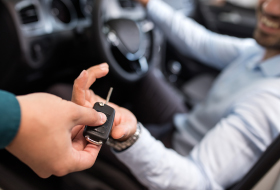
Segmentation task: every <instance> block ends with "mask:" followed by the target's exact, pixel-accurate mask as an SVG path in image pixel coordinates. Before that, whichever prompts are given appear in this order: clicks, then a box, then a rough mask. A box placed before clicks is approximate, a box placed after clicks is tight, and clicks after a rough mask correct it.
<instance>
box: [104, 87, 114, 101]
mask: <svg viewBox="0 0 280 190" xmlns="http://www.w3.org/2000/svg"><path fill="white" fill-rule="evenodd" d="M112 92H113V88H112V87H111V88H110V90H109V92H108V95H107V98H106V103H105V104H106V105H107V104H108V102H109V100H110V97H111V94H112Z"/></svg>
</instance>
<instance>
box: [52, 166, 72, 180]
mask: <svg viewBox="0 0 280 190" xmlns="http://www.w3.org/2000/svg"><path fill="white" fill-rule="evenodd" d="M68 173H69V171H68V169H67V167H65V166H64V165H62V164H61V165H57V166H55V167H54V168H53V174H54V175H55V176H58V177H61V176H64V175H66V174H68Z"/></svg>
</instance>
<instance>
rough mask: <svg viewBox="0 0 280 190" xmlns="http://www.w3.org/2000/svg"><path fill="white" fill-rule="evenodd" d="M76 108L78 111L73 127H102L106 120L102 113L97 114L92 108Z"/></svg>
mask: <svg viewBox="0 0 280 190" xmlns="http://www.w3.org/2000/svg"><path fill="white" fill-rule="evenodd" d="M76 106H77V107H78V109H77V115H76V118H75V120H74V121H75V122H74V123H75V125H88V126H99V125H103V124H104V123H105V122H106V120H107V117H106V115H105V114H104V113H101V112H97V111H96V110H94V109H92V108H87V107H82V106H79V105H76Z"/></svg>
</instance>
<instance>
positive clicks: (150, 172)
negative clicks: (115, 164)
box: [116, 128, 209, 190]
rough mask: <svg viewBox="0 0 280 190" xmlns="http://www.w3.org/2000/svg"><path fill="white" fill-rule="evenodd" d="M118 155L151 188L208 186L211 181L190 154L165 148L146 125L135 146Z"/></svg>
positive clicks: (197, 187) (204, 187)
mask: <svg viewBox="0 0 280 190" xmlns="http://www.w3.org/2000/svg"><path fill="white" fill-rule="evenodd" d="M116 156H117V157H118V158H119V159H120V160H121V161H122V162H123V163H125V164H126V165H127V166H128V167H129V168H130V170H131V171H132V172H133V174H134V175H135V176H136V177H137V178H138V180H139V181H140V182H141V183H143V184H144V185H146V186H147V187H148V188H149V189H168V190H172V189H174V190H175V189H176V190H179V189H207V186H208V185H209V183H208V182H207V179H205V177H204V176H203V174H202V173H201V171H200V169H199V168H198V167H197V166H196V164H195V163H194V162H193V161H192V160H191V159H190V158H186V157H182V156H180V155H179V154H177V153H176V152H175V151H173V150H171V149H166V148H165V147H164V146H163V144H162V143H161V142H160V141H157V140H155V139H154V138H153V137H152V136H151V135H150V134H149V132H148V131H147V130H146V129H145V128H142V132H141V136H140V138H139V139H138V140H137V141H136V143H135V144H134V145H133V146H131V147H130V148H129V149H127V150H126V151H124V152H121V153H116Z"/></svg>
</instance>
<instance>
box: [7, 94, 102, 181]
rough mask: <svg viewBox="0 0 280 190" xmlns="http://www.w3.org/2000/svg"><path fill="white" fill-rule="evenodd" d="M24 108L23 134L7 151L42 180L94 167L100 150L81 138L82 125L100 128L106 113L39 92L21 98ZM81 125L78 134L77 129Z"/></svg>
mask: <svg viewBox="0 0 280 190" xmlns="http://www.w3.org/2000/svg"><path fill="white" fill-rule="evenodd" d="M17 99H18V101H19V104H20V108H21V124H20V128H19V131H18V133H17V135H16V137H15V138H14V140H13V141H12V142H11V144H10V145H8V146H7V147H6V149H7V150H8V151H9V152H11V153H12V154H13V155H15V156H16V157H17V158H19V159H20V160H21V161H22V162H24V163H25V164H27V165H28V166H29V167H30V168H31V169H32V170H33V171H34V172H35V173H37V174H38V175H39V176H40V177H42V178H47V177H49V176H50V175H56V176H63V175H66V174H68V173H70V172H74V171H80V170H84V169H87V168H90V167H91V166H92V165H93V164H94V162H95V160H96V157H97V154H98V153H99V150H100V147H99V146H95V145H91V144H87V143H86V141H85V140H84V138H81V137H80V136H79V135H80V134H81V128H82V125H91V126H98V125H102V124H103V123H104V122H105V121H106V116H105V115H104V114H101V113H98V112H96V111H95V110H93V109H91V108H85V107H82V106H79V105H77V104H74V103H73V102H70V101H66V100H62V99H61V98H59V97H57V96H54V95H50V94H46V93H35V94H29V95H25V96H18V97H17ZM76 125H80V130H76V134H74V133H71V131H72V129H73V127H74V126H76Z"/></svg>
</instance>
